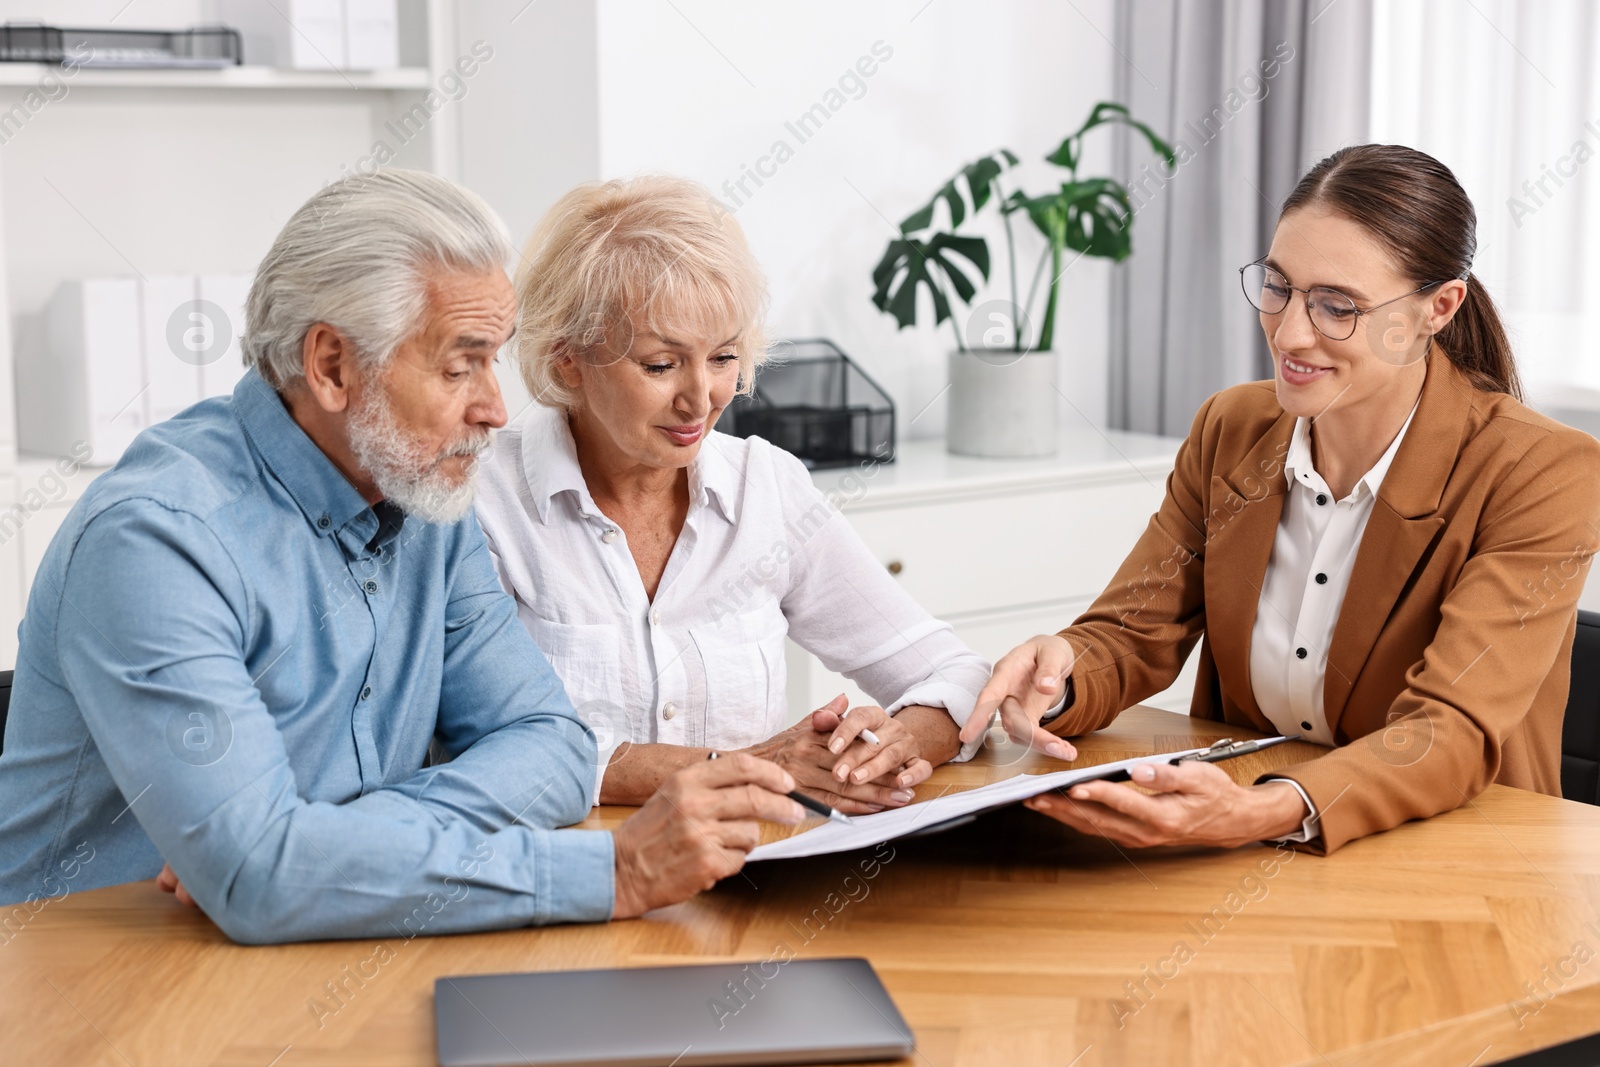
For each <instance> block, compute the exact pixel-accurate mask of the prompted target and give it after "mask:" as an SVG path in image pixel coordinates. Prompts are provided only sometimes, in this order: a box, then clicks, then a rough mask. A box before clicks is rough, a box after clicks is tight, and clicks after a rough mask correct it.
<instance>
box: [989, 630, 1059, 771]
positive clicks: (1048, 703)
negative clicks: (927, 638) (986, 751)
mask: <svg viewBox="0 0 1600 1067" xmlns="http://www.w3.org/2000/svg"><path fill="white" fill-rule="evenodd" d="M1072 662H1073V655H1072V646H1071V645H1069V644H1067V642H1066V640H1065V639H1064V638H1061V637H1057V636H1056V635H1054V634H1041V635H1040V636H1038V637H1034V638H1030V639H1029V640H1027V641H1024V642H1023V643H1022V644H1020V645H1018V646H1017V647H1016V648H1013V649H1012V650H1011V651H1010V652H1007V653H1006V654H1005V655H1004V656H1001V657H1000V662H999V663H996V664H995V665H994V672H993V673H992V674H990V675H989V681H988V683H987V684H985V685H984V687H983V691H982V692H980V693H979V694H978V703H977V704H976V705H975V706H974V707H973V709H972V717H971V718H969V719H968V720H967V724H966V725H965V726H963V727H962V728H961V740H962V741H963V742H972V741H976V740H977V739H978V738H979V737H981V736H982V735H983V732H984V731H985V730H987V729H988V728H989V720H990V719H991V718H992V717H993V716H994V713H995V711H996V709H998V710H999V712H1000V722H1001V724H1002V725H1004V726H1005V730H1006V736H1008V737H1010V738H1011V740H1012V741H1013V742H1015V743H1016V744H1019V745H1027V746H1028V747H1029V748H1037V749H1039V750H1040V751H1042V752H1043V753H1044V754H1045V755H1047V756H1054V757H1055V758H1056V759H1060V760H1070V759H1076V758H1077V757H1078V750H1077V749H1075V748H1073V747H1072V746H1071V745H1070V744H1068V743H1067V742H1066V741H1063V740H1062V739H1061V738H1059V737H1057V736H1056V735H1055V734H1053V733H1051V732H1050V731H1048V730H1046V729H1044V728H1043V727H1041V726H1040V725H1039V720H1040V719H1041V718H1043V717H1044V713H1045V712H1047V711H1049V710H1050V709H1051V708H1052V707H1054V706H1055V703H1056V701H1058V700H1060V699H1061V692H1062V688H1063V687H1064V686H1065V685H1066V679H1067V676H1068V675H1070V674H1071V673H1072Z"/></svg>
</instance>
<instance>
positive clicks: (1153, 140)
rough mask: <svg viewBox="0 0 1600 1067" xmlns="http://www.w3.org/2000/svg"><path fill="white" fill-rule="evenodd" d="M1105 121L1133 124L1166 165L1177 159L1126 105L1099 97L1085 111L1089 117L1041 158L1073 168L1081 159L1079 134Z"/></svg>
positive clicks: (1169, 147) (1081, 135)
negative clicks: (1096, 101)
mask: <svg viewBox="0 0 1600 1067" xmlns="http://www.w3.org/2000/svg"><path fill="white" fill-rule="evenodd" d="M1109 122H1119V123H1122V124H1123V125H1125V126H1131V127H1133V128H1134V129H1136V130H1138V131H1139V132H1140V133H1141V134H1143V135H1144V139H1145V140H1146V141H1148V142H1149V144H1150V150H1151V151H1152V152H1154V153H1155V154H1156V155H1158V156H1160V157H1161V158H1162V159H1164V160H1166V161H1167V164H1168V165H1169V166H1171V165H1173V164H1175V163H1176V162H1177V156H1176V155H1175V154H1174V153H1173V151H1172V146H1171V145H1169V144H1168V143H1167V142H1166V141H1165V140H1163V139H1162V138H1161V136H1160V135H1158V134H1157V133H1156V132H1155V131H1154V130H1152V129H1151V128H1150V127H1149V126H1147V125H1145V124H1144V123H1142V122H1140V121H1139V120H1138V119H1136V118H1134V117H1133V116H1132V115H1131V114H1130V113H1129V112H1128V109H1127V108H1126V107H1124V106H1122V105H1121V104H1113V103H1111V102H1110V101H1101V102H1100V103H1098V104H1096V105H1095V106H1094V108H1093V109H1092V110H1091V111H1090V112H1089V117H1088V118H1087V119H1085V120H1084V123H1083V125H1082V126H1079V127H1078V128H1077V129H1076V130H1075V131H1073V132H1072V133H1070V134H1068V135H1067V137H1066V139H1065V140H1063V141H1062V142H1061V144H1060V145H1058V146H1057V147H1056V150H1055V151H1054V152H1052V153H1050V154H1049V155H1048V156H1045V160H1046V161H1047V162H1049V163H1054V164H1055V165H1056V166H1058V167H1066V168H1067V169H1068V170H1071V171H1076V170H1077V169H1078V163H1079V161H1080V159H1081V156H1080V151H1081V148H1082V144H1083V135H1084V134H1086V133H1088V132H1089V131H1090V130H1092V129H1094V128H1095V127H1096V126H1103V125H1105V124H1106V123H1109Z"/></svg>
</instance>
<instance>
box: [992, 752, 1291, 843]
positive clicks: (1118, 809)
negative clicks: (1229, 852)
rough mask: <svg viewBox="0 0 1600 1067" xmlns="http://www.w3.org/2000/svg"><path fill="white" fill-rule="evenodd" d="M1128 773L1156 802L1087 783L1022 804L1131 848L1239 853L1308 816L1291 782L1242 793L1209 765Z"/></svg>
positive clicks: (1116, 788)
mask: <svg viewBox="0 0 1600 1067" xmlns="http://www.w3.org/2000/svg"><path fill="white" fill-rule="evenodd" d="M1130 773H1131V774H1132V777H1133V781H1134V784H1135V785H1139V786H1143V787H1144V788H1145V789H1149V790H1153V791H1154V793H1155V795H1154V796H1151V795H1149V794H1146V793H1141V792H1139V790H1137V789H1130V788H1128V787H1127V786H1125V785H1122V784H1120V783H1117V782H1084V783H1082V784H1081V785H1075V786H1073V787H1072V788H1071V789H1069V790H1068V791H1067V795H1066V796H1064V797H1063V796H1061V795H1060V794H1058V793H1045V794H1042V795H1040V796H1036V797H1032V798H1030V799H1028V800H1026V801H1024V803H1025V804H1027V806H1028V807H1030V808H1032V809H1033V810H1034V811H1037V812H1042V813H1044V814H1045V815H1048V816H1050V817H1051V818H1052V819H1055V820H1057V821H1058V822H1064V823H1066V824H1067V825H1068V826H1070V827H1072V828H1073V829H1074V830H1078V831H1080V832H1082V833H1085V834H1093V835H1095V836H1098V837H1104V838H1107V839H1108V840H1111V841H1114V842H1116V843H1117V844H1119V845H1127V846H1129V847H1132V848H1148V847H1150V846H1152V845H1216V846H1220V847H1222V848H1233V847H1235V846H1237V845H1244V844H1249V843H1250V842H1252V841H1264V840H1270V839H1272V838H1277V837H1283V836H1284V835H1286V834H1292V833H1294V832H1295V831H1296V830H1298V829H1300V826H1301V824H1302V823H1303V822H1304V821H1305V817H1306V816H1307V815H1308V814H1309V812H1307V811H1306V802H1305V801H1304V800H1302V799H1301V797H1300V793H1299V791H1298V790H1296V789H1295V788H1294V786H1292V785H1290V784H1289V783H1288V782H1263V783H1262V784H1260V785H1255V786H1242V785H1239V784H1237V783H1235V782H1234V780H1233V779H1232V778H1230V777H1228V773H1227V772H1226V771H1224V770H1223V769H1222V768H1220V767H1216V766H1213V765H1212V764H1209V763H1198V762H1195V761H1193V760H1190V761H1187V762H1184V763H1178V764H1167V763H1164V764H1143V765H1141V766H1138V767H1135V768H1133V770H1132V771H1131V772H1130Z"/></svg>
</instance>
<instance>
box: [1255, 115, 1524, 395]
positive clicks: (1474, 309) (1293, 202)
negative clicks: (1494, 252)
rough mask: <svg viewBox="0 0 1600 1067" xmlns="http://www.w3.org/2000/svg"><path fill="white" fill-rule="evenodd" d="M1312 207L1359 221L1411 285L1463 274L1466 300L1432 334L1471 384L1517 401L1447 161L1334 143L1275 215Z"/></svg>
mask: <svg viewBox="0 0 1600 1067" xmlns="http://www.w3.org/2000/svg"><path fill="white" fill-rule="evenodd" d="M1312 205H1317V206H1323V207H1328V208H1331V209H1333V210H1334V211H1337V212H1338V213H1339V214H1341V215H1343V216H1345V217H1346V218H1348V219H1350V220H1351V221H1352V222H1355V223H1357V224H1359V225H1361V226H1362V227H1364V228H1365V229H1366V230H1367V231H1368V232H1369V233H1371V234H1372V235H1373V236H1374V237H1376V238H1377V239H1378V240H1379V241H1380V242H1381V243H1382V244H1383V245H1384V246H1385V247H1386V248H1388V250H1389V252H1390V254H1391V255H1393V256H1394V259H1395V262H1396V263H1397V264H1398V265H1399V267H1400V270H1401V271H1402V272H1403V273H1404V274H1405V275H1406V276H1407V277H1408V278H1410V279H1411V280H1412V281H1413V282H1415V283H1416V284H1417V285H1422V284H1424V283H1426V282H1437V281H1448V280H1450V279H1452V278H1460V279H1462V280H1464V281H1465V282H1466V283H1467V295H1466V299H1464V300H1463V301H1462V302H1461V307H1460V308H1459V309H1457V311H1456V313H1455V316H1454V317H1453V318H1452V319H1451V320H1450V322H1449V323H1448V324H1446V326H1445V328H1444V329H1442V330H1440V331H1439V334H1438V336H1437V337H1436V338H1434V340H1435V341H1437V342H1438V344H1439V347H1440V348H1441V349H1443V350H1444V353H1445V356H1446V357H1447V358H1448V359H1449V360H1450V362H1451V363H1453V364H1455V366H1456V367H1457V369H1459V370H1460V371H1461V372H1462V373H1463V374H1465V375H1466V376H1467V377H1468V378H1469V379H1470V380H1471V381H1472V383H1473V384H1474V385H1476V386H1477V387H1478V388H1479V389H1483V390H1485V391H1487V392H1491V393H1509V394H1511V395H1512V396H1514V397H1516V398H1517V399H1518V400H1521V399H1522V383H1521V381H1520V379H1519V378H1518V377H1517V364H1516V359H1515V357H1514V356H1513V355H1512V352H1511V339H1510V338H1509V337H1507V336H1506V330H1505V326H1504V325H1503V324H1502V323H1501V322H1500V313H1499V312H1498V311H1497V310H1496V309H1495V306H1494V300H1493V299H1492V298H1490V296H1489V293H1488V290H1486V289H1485V288H1484V287H1483V283H1482V282H1480V281H1479V280H1478V276H1477V275H1475V274H1473V273H1472V259H1473V256H1475V255H1476V254H1477V251H1478V215H1477V212H1476V211H1474V210H1473V207H1472V201H1471V200H1470V199H1469V198H1468V197H1467V193H1466V190H1465V189H1463V188H1461V183H1460V182H1458V181H1456V176H1455V175H1454V174H1452V173H1450V168H1449V167H1446V166H1445V165H1444V164H1443V163H1440V162H1439V161H1438V160H1437V159H1434V158H1433V157H1432V156H1430V155H1428V154H1427V153H1425V152H1418V151H1417V150H1416V149H1414V148H1407V147H1405V146H1404V145H1393V144H1364V145H1355V146H1353V147H1350V148H1341V149H1339V151H1337V152H1335V153H1334V154H1333V155H1331V156H1328V157H1327V158H1326V159H1324V160H1322V161H1321V162H1320V163H1318V164H1317V165H1316V166H1314V167H1312V168H1311V169H1310V170H1309V171H1307V172H1306V175H1305V177H1303V178H1301V179H1300V183H1299V184H1298V185H1296V186H1295V187H1294V192H1292V193H1290V194H1289V198H1288V199H1287V200H1285V201H1284V202H1283V209H1282V210H1281V211H1280V212H1279V213H1278V218H1279V220H1280V221H1281V220H1282V219H1283V216H1285V215H1287V214H1288V213H1289V212H1291V211H1294V210H1296V209H1298V208H1303V207H1308V206H1312Z"/></svg>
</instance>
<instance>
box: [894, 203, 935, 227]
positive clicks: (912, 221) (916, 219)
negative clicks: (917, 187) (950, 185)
mask: <svg viewBox="0 0 1600 1067" xmlns="http://www.w3.org/2000/svg"><path fill="white" fill-rule="evenodd" d="M938 199H939V198H938V197H934V198H933V199H932V200H929V201H928V202H927V204H925V205H923V206H922V207H920V208H918V209H917V210H916V211H913V212H912V213H911V214H909V215H907V216H906V217H905V218H903V219H901V220H900V232H901V233H903V234H913V233H916V232H917V231H918V230H925V229H927V228H928V223H930V222H932V221H933V205H934V204H935V203H937V202H938Z"/></svg>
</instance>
